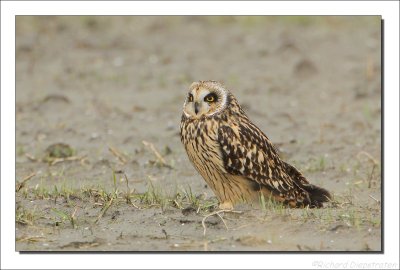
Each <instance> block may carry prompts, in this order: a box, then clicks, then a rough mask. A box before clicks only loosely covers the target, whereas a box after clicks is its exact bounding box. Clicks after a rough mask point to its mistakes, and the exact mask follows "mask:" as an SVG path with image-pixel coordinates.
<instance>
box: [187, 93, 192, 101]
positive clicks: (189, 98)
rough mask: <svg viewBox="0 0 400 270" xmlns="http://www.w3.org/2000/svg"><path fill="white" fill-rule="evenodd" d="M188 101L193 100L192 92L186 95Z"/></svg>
mask: <svg viewBox="0 0 400 270" xmlns="http://www.w3.org/2000/svg"><path fill="white" fill-rule="evenodd" d="M188 101H189V102H193V95H192V94H189V96H188Z"/></svg>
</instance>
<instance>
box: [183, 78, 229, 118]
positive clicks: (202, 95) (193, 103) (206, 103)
mask: <svg viewBox="0 0 400 270" xmlns="http://www.w3.org/2000/svg"><path fill="white" fill-rule="evenodd" d="M225 103H226V95H224V93H223V92H222V91H220V90H219V89H213V88H211V89H210V88H209V87H206V86H205V85H204V86H203V85H197V86H196V87H191V90H190V91H189V93H188V96H187V98H186V101H185V104H184V106H183V112H184V113H185V115H186V117H189V118H194V119H198V118H200V117H202V116H211V115H214V114H215V113H218V112H219V111H221V110H222V109H223V108H224V107H225Z"/></svg>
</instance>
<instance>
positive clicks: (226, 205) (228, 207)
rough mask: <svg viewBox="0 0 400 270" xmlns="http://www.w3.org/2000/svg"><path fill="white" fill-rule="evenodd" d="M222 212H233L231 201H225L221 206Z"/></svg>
mask: <svg viewBox="0 0 400 270" xmlns="http://www.w3.org/2000/svg"><path fill="white" fill-rule="evenodd" d="M219 209H221V210H233V204H232V202H230V201H224V202H221V203H220V204H219Z"/></svg>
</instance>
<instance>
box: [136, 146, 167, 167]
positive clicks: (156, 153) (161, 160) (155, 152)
mask: <svg viewBox="0 0 400 270" xmlns="http://www.w3.org/2000/svg"><path fill="white" fill-rule="evenodd" d="M142 143H143V144H144V145H145V146H147V147H149V148H150V150H151V151H152V152H153V153H154V155H155V156H156V157H157V159H158V161H159V162H160V164H161V165H162V166H165V167H168V168H172V166H171V165H169V164H168V163H167V162H166V161H165V159H164V158H163V157H162V155H161V154H160V152H158V151H157V149H156V148H155V147H154V145H153V144H152V143H150V142H147V141H142Z"/></svg>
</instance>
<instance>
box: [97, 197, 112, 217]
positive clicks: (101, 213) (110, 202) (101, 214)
mask: <svg viewBox="0 0 400 270" xmlns="http://www.w3.org/2000/svg"><path fill="white" fill-rule="evenodd" d="M113 201H114V197H111V199H110V201H109V202H108V203H107V204H106V205H105V206H104V208H103V209H102V210H101V212H100V214H99V216H98V217H97V218H96V220H95V221H94V223H97V222H99V220H100V219H101V218H102V217H103V216H104V214H105V213H106V212H107V210H108V208H110V206H111V204H112V203H113Z"/></svg>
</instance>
